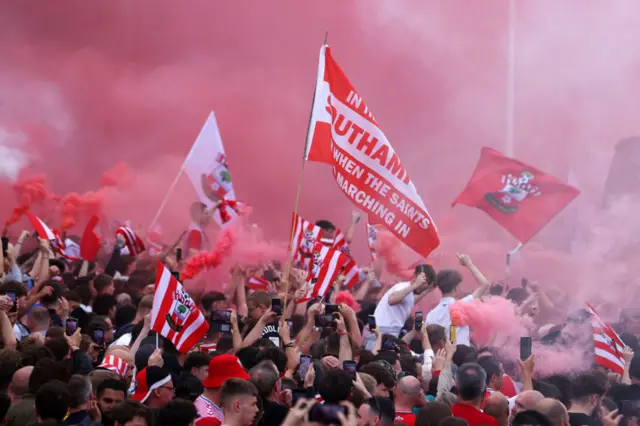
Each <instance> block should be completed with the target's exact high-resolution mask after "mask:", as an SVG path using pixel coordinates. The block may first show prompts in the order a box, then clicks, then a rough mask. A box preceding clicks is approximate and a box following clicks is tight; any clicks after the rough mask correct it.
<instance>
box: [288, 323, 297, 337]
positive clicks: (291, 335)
mask: <svg viewBox="0 0 640 426" xmlns="http://www.w3.org/2000/svg"><path fill="white" fill-rule="evenodd" d="M287 325H288V326H289V338H291V339H293V338H294V337H296V334H295V333H294V332H293V321H291V320H287Z"/></svg>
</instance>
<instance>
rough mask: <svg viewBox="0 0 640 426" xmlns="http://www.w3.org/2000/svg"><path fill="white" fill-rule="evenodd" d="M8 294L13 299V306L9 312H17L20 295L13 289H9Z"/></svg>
mask: <svg viewBox="0 0 640 426" xmlns="http://www.w3.org/2000/svg"><path fill="white" fill-rule="evenodd" d="M6 295H7V296H9V297H10V298H11V300H12V301H13V306H12V307H11V309H10V310H9V312H17V311H18V303H17V300H18V296H17V295H16V294H15V293H14V292H13V291H7V293H6Z"/></svg>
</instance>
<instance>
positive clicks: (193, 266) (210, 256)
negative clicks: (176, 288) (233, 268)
mask: <svg viewBox="0 0 640 426" xmlns="http://www.w3.org/2000/svg"><path fill="white" fill-rule="evenodd" d="M234 242H235V235H234V233H233V231H232V230H231V228H224V229H223V230H222V232H221V233H220V237H219V238H218V242H217V243H216V246H215V247H214V248H213V250H211V251H210V252H206V251H203V252H200V253H199V254H197V255H196V256H193V257H192V258H191V259H189V260H188V261H187V264H186V265H185V268H184V271H183V272H182V276H181V277H180V280H181V281H184V280H188V279H191V278H193V277H195V276H196V275H198V274H199V273H200V272H201V271H202V270H204V269H211V268H216V267H218V266H220V264H221V263H222V261H223V260H224V259H225V258H226V257H228V256H229V255H230V254H231V248H232V247H233V244H234Z"/></svg>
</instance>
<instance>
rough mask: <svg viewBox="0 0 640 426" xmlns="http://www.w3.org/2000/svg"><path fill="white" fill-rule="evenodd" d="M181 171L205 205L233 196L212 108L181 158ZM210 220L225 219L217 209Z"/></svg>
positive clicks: (231, 184) (232, 214) (220, 222)
mask: <svg viewBox="0 0 640 426" xmlns="http://www.w3.org/2000/svg"><path fill="white" fill-rule="evenodd" d="M184 171H185V173H186V175H187V176H188V177H189V180H190V181H191V184H192V185H193V188H194V189H195V190H196V193H197V194H198V198H199V199H200V201H201V202H202V203H203V204H206V206H207V207H213V206H215V205H216V203H218V201H220V200H222V199H225V200H235V199H236V196H235V193H234V191H233V183H232V182H231V173H229V167H228V165H227V156H226V155H225V153H224V146H222V139H221V138H220V132H219V131H218V123H217V122H216V117H215V115H214V114H213V112H211V114H209V117H208V118H207V122H206V123H205V124H204V127H202V130H201V131H200V134H199V135H198V137H197V138H196V141H195V142H194V144H193V147H191V151H190V152H189V155H188V156H187V158H186V159H185V160H184ZM226 211H227V212H228V213H229V215H230V216H231V217H232V218H233V217H235V216H236V215H237V213H236V211H235V210H234V209H227V210H226ZM213 220H215V221H216V223H217V224H218V225H223V224H224V223H225V222H226V221H223V220H222V218H221V217H220V211H219V210H218V211H216V212H215V214H214V215H213Z"/></svg>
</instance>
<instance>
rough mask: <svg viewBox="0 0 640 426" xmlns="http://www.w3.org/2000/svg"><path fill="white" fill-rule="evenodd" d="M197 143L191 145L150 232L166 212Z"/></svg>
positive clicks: (151, 225) (152, 223)
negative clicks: (165, 209) (163, 212)
mask: <svg viewBox="0 0 640 426" xmlns="http://www.w3.org/2000/svg"><path fill="white" fill-rule="evenodd" d="M196 143H198V140H197V139H196V141H195V142H194V143H193V145H191V149H190V150H189V153H188V154H187V156H186V157H185V159H184V161H183V162H182V166H180V170H179V171H178V175H177V176H176V178H175V179H174V180H173V183H172V184H171V186H170V187H169V190H168V191H167V195H165V197H164V200H162V203H160V208H159V209H158V212H157V213H156V215H155V216H154V217H153V220H152V221H151V224H150V225H149V229H150V230H151V229H153V225H155V224H156V222H157V221H158V219H159V218H160V214H161V213H162V211H163V210H164V208H165V206H166V205H167V202H168V201H169V198H170V197H171V194H172V193H173V190H174V189H175V188H176V185H178V181H179V180H180V176H182V173H184V169H185V167H186V166H185V164H187V161H189V158H191V155H192V154H193V149H194V148H195V147H196Z"/></svg>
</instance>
